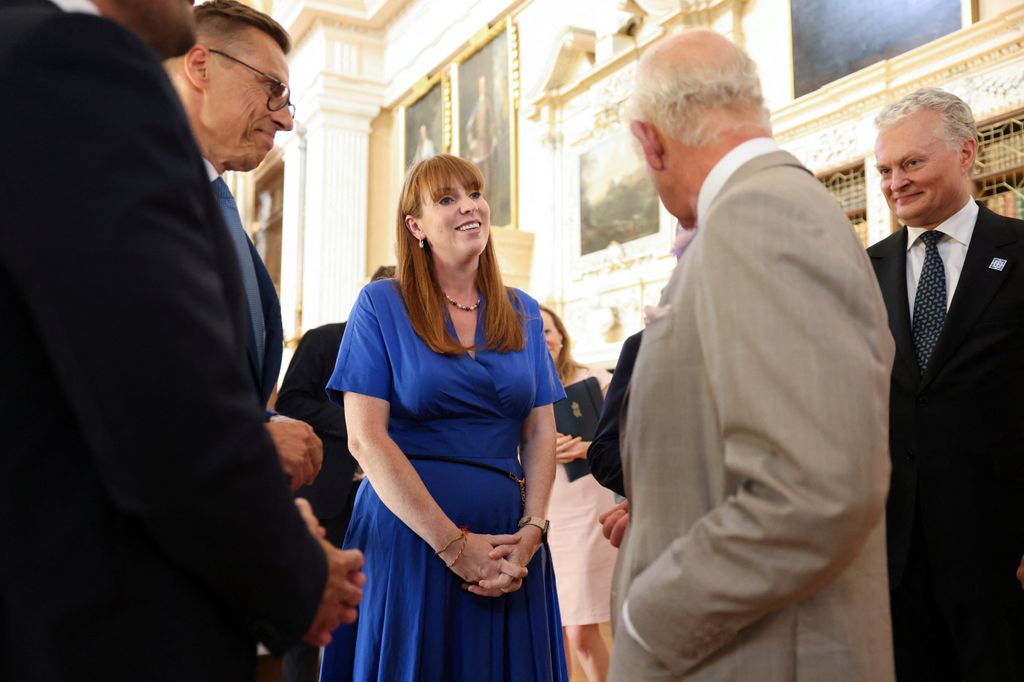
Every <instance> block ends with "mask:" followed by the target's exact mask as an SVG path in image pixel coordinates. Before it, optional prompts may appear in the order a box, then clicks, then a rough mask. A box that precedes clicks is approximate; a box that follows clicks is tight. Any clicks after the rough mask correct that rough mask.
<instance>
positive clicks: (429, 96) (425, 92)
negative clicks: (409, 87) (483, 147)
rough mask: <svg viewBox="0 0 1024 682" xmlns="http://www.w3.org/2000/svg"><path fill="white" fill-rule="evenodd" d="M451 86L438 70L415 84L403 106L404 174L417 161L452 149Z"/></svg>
mask: <svg viewBox="0 0 1024 682" xmlns="http://www.w3.org/2000/svg"><path fill="white" fill-rule="evenodd" d="M450 89H451V84H450V82H449V80H448V79H447V78H446V77H445V75H444V73H443V72H442V73H438V74H436V75H435V76H433V77H429V78H424V79H423V80H422V81H420V82H419V83H417V84H416V87H415V88H413V91H412V93H411V94H410V95H409V98H408V99H407V100H406V102H405V103H404V104H403V105H402V116H401V121H402V133H401V140H402V156H401V158H402V174H403V176H404V174H405V173H406V172H408V170H409V169H410V168H411V167H412V166H413V164H415V163H416V162H418V161H422V160H423V159H428V158H430V157H431V156H434V155H435V154H443V153H445V152H447V151H448V150H449V149H450V148H451V124H450V123H449V120H450V119H449V105H448V103H449V99H450V97H451V93H450Z"/></svg>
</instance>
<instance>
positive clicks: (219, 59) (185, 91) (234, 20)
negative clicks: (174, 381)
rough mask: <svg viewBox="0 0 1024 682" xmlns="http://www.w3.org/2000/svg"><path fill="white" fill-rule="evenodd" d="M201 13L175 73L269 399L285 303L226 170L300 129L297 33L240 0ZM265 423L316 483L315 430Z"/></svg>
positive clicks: (291, 468) (295, 477)
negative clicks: (294, 70)
mask: <svg viewBox="0 0 1024 682" xmlns="http://www.w3.org/2000/svg"><path fill="white" fill-rule="evenodd" d="M195 17H196V34H197V39H198V42H197V43H196V44H195V45H193V46H192V47H191V48H190V49H189V50H188V51H187V52H186V53H185V55H184V56H183V57H181V58H179V59H174V60H171V61H169V62H168V63H167V71H168V73H169V74H170V76H171V80H172V81H173V83H174V86H175V88H176V89H177V91H178V95H179V96H180V97H181V101H182V104H183V105H184V106H185V113H186V114H187V115H188V118H189V123H190V124H191V125H192V132H193V133H194V134H195V137H196V142H197V143H198V144H199V149H200V152H201V153H202V155H203V159H204V161H205V165H206V168H207V173H208V175H209V179H210V183H211V187H212V189H213V193H214V195H215V196H216V197H217V203H218V204H219V205H220V209H221V212H222V214H223V217H224V221H225V222H226V223H227V224H228V229H229V232H230V234H231V238H232V247H233V251H234V253H235V255H236V258H237V260H238V268H239V270H240V271H241V273H242V282H243V284H244V288H245V294H246V301H245V305H244V309H245V310H246V312H247V315H248V320H249V333H248V335H247V336H246V357H247V358H248V366H249V371H250V375H251V377H252V388H253V391H254V394H255V395H256V396H258V398H259V401H260V405H261V406H266V404H267V400H268V399H269V398H270V395H271V393H272V392H273V390H274V386H275V385H276V384H277V377H278V374H279V373H280V371H281V354H282V338H283V332H282V325H281V303H280V301H279V300H278V297H277V291H276V290H275V289H274V283H273V281H272V280H271V278H270V275H269V273H268V272H267V269H266V266H264V264H263V259H261V258H260V255H259V253H258V252H257V251H256V247H254V246H253V244H252V241H251V240H250V239H249V235H248V233H246V231H245V229H244V227H243V226H242V220H241V218H240V216H239V213H238V207H237V206H236V205H235V199H234V197H233V196H232V195H231V191H230V189H229V188H228V186H227V184H226V183H225V182H224V180H223V178H221V174H222V173H224V172H225V171H228V170H232V171H242V172H244V171H250V170H252V169H254V168H256V166H258V165H259V164H260V162H262V161H263V159H264V158H266V156H267V154H268V153H269V152H270V150H271V149H272V148H273V146H274V136H275V135H276V133H277V132H278V131H282V130H291V129H292V125H293V119H292V113H293V111H294V107H293V106H292V103H291V92H290V90H289V88H288V62H287V61H286V59H285V55H286V54H287V53H288V52H289V51H290V50H291V39H290V38H289V37H288V33H287V32H286V31H285V30H284V28H282V27H281V25H280V24H278V23H277V22H276V21H274V20H273V19H272V18H271V17H269V16H268V15H266V14H264V13H263V12H260V11H258V10H255V9H253V8H251V7H249V6H247V5H244V4H242V3H240V2H236V1H235V0H213V1H212V2H207V3H204V4H202V5H199V6H197V7H196V8H195ZM266 427H267V430H268V431H269V432H270V435H271V437H272V438H273V439H274V445H276V446H277V451H278V455H279V457H280V459H281V466H282V467H283V468H284V470H285V473H286V474H288V476H289V477H290V478H291V483H292V489H293V490H294V489H297V488H298V487H299V486H301V485H308V484H310V483H312V482H313V480H314V479H315V478H316V476H317V473H318V472H319V470H320V466H321V462H322V459H323V449H322V445H321V443H320V439H319V438H317V436H316V434H314V432H313V429H312V428H311V427H310V426H309V425H308V424H305V423H303V422H299V421H295V420H293V419H283V418H281V417H279V416H276V415H274V414H273V413H270V412H268V422H267V424H266Z"/></svg>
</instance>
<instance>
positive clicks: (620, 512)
mask: <svg viewBox="0 0 1024 682" xmlns="http://www.w3.org/2000/svg"><path fill="white" fill-rule="evenodd" d="M597 521H598V523H600V524H601V531H602V532H603V533H604V536H605V537H606V538H608V542H610V543H612V547H618V546H619V545H621V544H622V536H623V535H625V534H626V528H628V527H629V500H623V501H622V502H619V503H618V504H617V505H615V506H614V507H612V508H611V509H609V510H608V511H606V512H605V513H604V514H601V516H599V517H598V518H597Z"/></svg>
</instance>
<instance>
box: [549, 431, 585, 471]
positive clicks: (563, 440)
mask: <svg viewBox="0 0 1024 682" xmlns="http://www.w3.org/2000/svg"><path fill="white" fill-rule="evenodd" d="M589 447H590V441H589V440H583V439H582V438H581V437H580V436H566V435H563V434H561V433H560V434H558V435H557V436H556V437H555V461H556V462H558V463H559V464H567V463H569V462H571V461H573V460H575V459H586V458H587V448H589Z"/></svg>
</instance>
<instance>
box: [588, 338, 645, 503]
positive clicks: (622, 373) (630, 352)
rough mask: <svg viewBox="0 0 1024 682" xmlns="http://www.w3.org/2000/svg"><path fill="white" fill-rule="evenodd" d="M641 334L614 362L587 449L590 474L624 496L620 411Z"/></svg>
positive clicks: (624, 346)
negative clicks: (592, 435)
mask: <svg viewBox="0 0 1024 682" xmlns="http://www.w3.org/2000/svg"><path fill="white" fill-rule="evenodd" d="M642 335H643V332H642V331H640V332H637V333H636V334H633V335H632V336H630V337H629V338H628V339H626V340H625V341H624V342H623V343H622V350H621V351H619V360H618V362H616V363H615V373H614V374H612V382H611V383H610V384H609V385H608V395H606V396H605V398H604V404H603V405H602V406H601V418H600V419H598V421H597V430H596V431H595V432H594V440H592V441H591V442H590V447H589V448H587V463H588V464H589V465H590V473H592V474H593V475H594V478H596V479H597V482H598V483H600V484H601V485H603V486H604V487H605V488H608V489H609V490H612V491H614V492H615V493H616V494H618V495H623V496H625V494H626V486H625V483H624V482H623V480H622V456H621V454H620V452H619V413H620V412H621V411H622V401H623V400H624V399H625V397H626V391H627V389H629V379H630V377H632V376H633V363H635V362H636V353H637V351H638V350H640V339H641V337H642Z"/></svg>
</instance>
